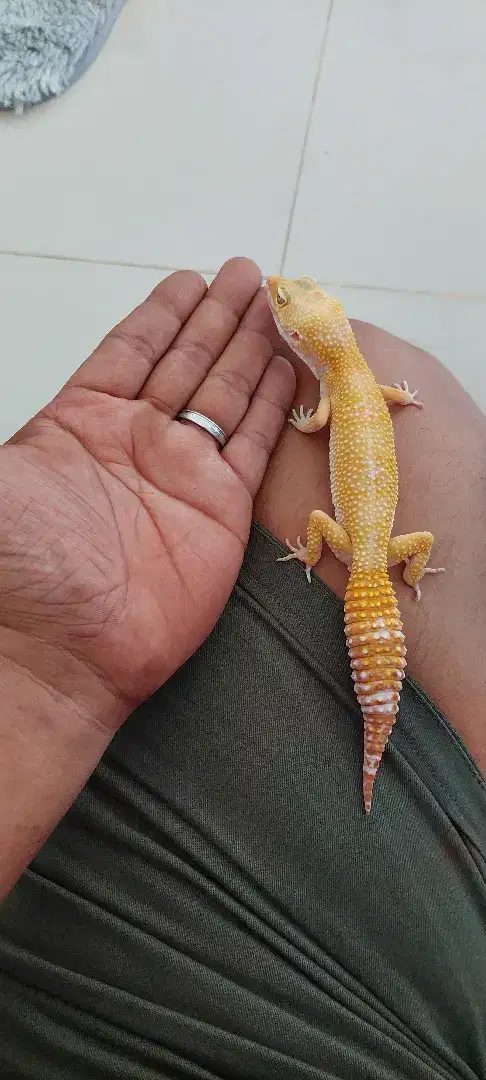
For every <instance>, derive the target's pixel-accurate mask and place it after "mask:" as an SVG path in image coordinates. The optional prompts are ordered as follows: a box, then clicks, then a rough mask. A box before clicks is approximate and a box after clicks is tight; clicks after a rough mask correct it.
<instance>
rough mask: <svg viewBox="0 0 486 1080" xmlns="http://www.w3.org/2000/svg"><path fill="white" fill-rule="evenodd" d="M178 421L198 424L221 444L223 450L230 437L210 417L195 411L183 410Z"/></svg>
mask: <svg viewBox="0 0 486 1080" xmlns="http://www.w3.org/2000/svg"><path fill="white" fill-rule="evenodd" d="M177 419H178V420H188V421H189V422H190V423H191V424H197V426H198V427H200V428H204V431H208V432H209V434H210V435H212V436H213V438H215V439H216V440H217V442H219V445H220V447H221V449H223V447H225V446H226V443H227V442H228V436H227V435H225V433H224V431H223V429H222V428H220V426H219V424H215V423H214V420H210V418H209V416H205V415H204V413H200V412H196V411H195V410H194V409H183V410H182V412H180V413H179V415H178V416H177Z"/></svg>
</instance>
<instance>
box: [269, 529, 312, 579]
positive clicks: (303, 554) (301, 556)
mask: <svg viewBox="0 0 486 1080" xmlns="http://www.w3.org/2000/svg"><path fill="white" fill-rule="evenodd" d="M285 543H286V544H287V547H289V548H290V555H281V556H280V558H279V559H277V562H290V559H298V560H299V562H302V563H304V568H305V573H306V577H307V581H308V582H309V584H310V580H311V575H310V572H311V565H310V563H309V562H308V561H307V560H308V554H307V548H306V547H304V545H303V543H302V542H301V539H300V536H298V537H297V545H296V547H294V545H293V544H291V543H290V540H286V541H285Z"/></svg>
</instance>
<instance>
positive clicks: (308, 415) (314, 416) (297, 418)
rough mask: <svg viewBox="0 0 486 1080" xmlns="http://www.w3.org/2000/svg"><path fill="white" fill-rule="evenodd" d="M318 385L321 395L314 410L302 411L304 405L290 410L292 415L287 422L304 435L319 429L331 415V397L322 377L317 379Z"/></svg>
mask: <svg viewBox="0 0 486 1080" xmlns="http://www.w3.org/2000/svg"><path fill="white" fill-rule="evenodd" d="M319 387H320V395H321V396H320V399H319V404H318V406H317V409H316V411H315V412H313V411H312V409H308V411H307V412H304V407H303V406H302V405H301V406H300V409H299V410H298V411H297V409H293V410H292V416H291V417H290V419H289V424H293V426H294V427H295V428H297V431H303V432H304V434H305V435H310V434H311V433H312V432H313V431H321V430H322V428H323V427H325V426H326V424H327V421H328V420H329V417H330V415H331V399H330V397H329V391H328V388H327V381H326V379H325V378H324V377H323V378H322V379H320V380H319Z"/></svg>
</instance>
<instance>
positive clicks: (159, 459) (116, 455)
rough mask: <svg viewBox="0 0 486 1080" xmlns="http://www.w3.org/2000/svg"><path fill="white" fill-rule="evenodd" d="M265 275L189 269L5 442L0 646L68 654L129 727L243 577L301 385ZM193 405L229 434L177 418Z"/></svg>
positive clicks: (45, 672) (0, 456) (0, 495)
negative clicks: (279, 333)
mask: <svg viewBox="0 0 486 1080" xmlns="http://www.w3.org/2000/svg"><path fill="white" fill-rule="evenodd" d="M260 284H261V276H260V272H259V270H258V269H257V267H256V266H255V265H254V264H253V263H251V262H249V261H248V260H244V259H233V260H231V261H230V262H229V263H227V264H226V265H225V266H224V267H223V269H222V270H221V272H220V273H219V275H218V277H217V278H216V280H215V281H214V282H213V284H212V285H211V287H210V288H209V290H207V289H206V285H205V283H204V281H203V279H202V278H201V277H200V276H199V275H198V274H195V273H192V272H186V271H181V272H178V273H176V274H173V275H172V276H171V277H169V278H167V279H166V280H165V281H164V282H162V284H160V285H159V286H157V288H156V289H155V290H154V292H153V293H152V295H151V296H150V297H149V298H148V300H146V301H145V303H144V304H142V305H141V306H140V307H139V308H137V309H136V310H135V311H134V312H132V314H131V315H129V317H128V318H127V319H126V320H125V321H124V322H122V323H121V324H120V325H119V326H118V327H116V328H115V329H114V330H112V331H111V333H110V334H108V336H107V338H106V339H105V340H104V341H103V342H102V344H101V345H100V346H99V347H98V349H97V350H96V351H95V352H94V353H93V355H92V356H91V357H90V358H89V360H87V361H86V363H85V364H84V365H83V366H82V367H81V368H80V369H79V371H77V372H76V374H75V375H74V376H73V377H72V378H71V379H70V380H69V382H68V383H67V385H66V386H65V387H64V388H63V390H61V392H60V393H59V394H58V396H57V397H56V398H55V399H54V401H53V402H51V404H49V405H48V406H47V407H46V408H45V409H43V410H42V411H41V412H40V413H39V414H38V415H37V416H35V417H34V419H33V420H31V421H30V422H29V423H28V424H27V425H26V426H25V427H24V428H23V429H22V430H21V431H20V432H18V433H17V434H16V435H15V436H14V438H13V439H12V440H10V442H9V443H8V444H7V445H6V446H5V447H3V448H2V449H1V450H0V653H2V654H3V653H4V651H5V652H6V653H7V654H9V655H10V654H13V655H14V656H15V658H17V657H18V656H19V654H20V655H21V656H23V655H24V650H23V645H24V644H28V654H29V656H33V655H36V656H37V655H38V656H39V657H41V658H42V659H41V661H39V663H41V670H40V671H39V670H36V672H35V677H36V678H39V679H41V680H42V681H49V680H50V679H51V677H52V674H51V673H52V672H54V676H53V677H55V671H56V666H57V660H58V658H60V657H63V658H65V657H66V656H67V657H68V658H69V660H71V658H74V660H75V661H76V663H77V664H80V665H81V666H82V667H86V668H87V669H89V670H90V673H92V672H94V673H95V675H96V677H97V678H99V680H100V681H101V683H102V684H103V685H104V686H105V687H107V688H108V689H109V690H110V691H111V692H113V693H114V694H115V695H116V696H117V697H118V698H119V699H121V701H122V702H123V708H122V710H121V714H122V718H123V716H124V715H126V714H127V713H128V712H129V711H130V709H131V708H132V707H133V706H134V705H136V704H137V703H138V702H139V701H140V700H142V699H144V698H146V697H147V696H148V695H149V694H150V693H151V692H152V691H153V690H154V689H155V688H156V687H157V686H159V685H161V684H162V683H163V682H164V681H165V680H166V679H167V678H168V676H170V675H171V674H172V673H173V672H174V671H175V670H176V669H177V668H178V667H179V666H180V665H181V664H182V663H183V661H184V660H185V659H186V658H187V657H188V656H190V655H191V654H192V653H193V652H194V651H195V650H196V649H197V647H198V646H199V645H200V643H201V642H202V641H203V640H204V638H205V637H206V636H207V634H208V633H209V632H210V631H211V629H212V627H213V626H214V624H215V623H216V621H217V619H218V617H219V615H220V613H221V611H222V609H223V607H224V604H225V602H226V601H227V599H228V597H229V594H230V592H231V589H232V587H233V584H234V582H235V580H236V577H237V574H238V571H239V568H240V565H241V561H242V558H243V553H244V549H245V544H246V541H247V538H248V533H249V528H250V523H251V514H252V506H253V498H254V496H255V494H256V492H257V490H258V487H259V485H260V483H261V480H262V477H263V474H264V471H265V467H266V464H267V461H268V457H269V454H270V452H271V450H272V449H273V447H274V445H275V443H276V441H277V438H278V435H279V433H280V430H281V427H282V425H283V423H284V421H285V419H286V415H287V410H288V407H289V405H290V403H291V400H292V395H293V390H294V375H293V371H292V368H291V366H290V364H289V363H288V362H287V360H284V359H283V358H281V357H277V356H273V357H272V351H273V350H272V344H271V342H270V338H271V333H270V327H271V320H270V319H269V313H268V309H267V303H266V299H265V296H264V295H263V290H260ZM185 407H191V408H195V409H197V410H199V411H200V412H203V413H205V414H206V415H208V416H210V417H211V418H212V419H213V420H215V421H216V423H218V424H219V425H220V426H221V427H222V428H223V430H224V431H225V432H226V433H227V435H228V436H230V438H229V441H228V443H227V445H226V447H225V449H224V450H223V452H222V453H220V452H219V450H218V446H217V443H216V441H215V440H214V439H213V438H212V437H211V436H210V435H208V434H206V433H205V432H203V431H202V430H201V429H199V428H198V427H195V426H194V425H192V424H183V423H180V422H179V421H177V420H176V419H175V418H176V416H177V414H178V413H179V412H180V410H181V409H183V408H185Z"/></svg>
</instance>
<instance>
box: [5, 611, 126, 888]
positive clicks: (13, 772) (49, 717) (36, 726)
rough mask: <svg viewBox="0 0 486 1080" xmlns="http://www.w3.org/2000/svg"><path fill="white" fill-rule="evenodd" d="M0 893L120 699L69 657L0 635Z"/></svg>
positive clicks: (71, 786) (65, 796) (104, 734)
mask: <svg viewBox="0 0 486 1080" xmlns="http://www.w3.org/2000/svg"><path fill="white" fill-rule="evenodd" d="M0 693H1V709H0V899H1V898H3V897H4V896H5V895H6V894H7V892H8V891H9V889H10V888H11V887H12V886H13V885H14V884H15V882H16V881H17V879H18V878H19V877H20V874H21V873H22V871H23V870H24V869H25V867H26V866H27V864H28V863H29V862H30V860H31V859H32V858H33V857H34V855H35V854H36V853H37V851H38V850H39V848H40V847H41V846H42V843H43V842H44V840H45V839H46V837H47V836H49V834H50V833H51V832H52V830H53V829H54V827H55V826H56V824H57V822H58V821H59V820H60V819H61V817H63V815H64V814H65V813H66V811H67V810H68V809H69V807H70V806H71V804H72V803H73V801H74V799H75V798H76V796H77V794H78V792H79V791H80V790H81V788H82V787H83V785H84V783H85V782H86V780H87V779H88V777H89V776H90V774H91V773H92V772H93V769H94V768H95V766H96V764H97V762H98V761H99V759H100V757H101V756H102V754H103V752H104V750H105V749H106V747H107V746H108V744H109V742H110V739H111V737H112V735H113V734H114V732H115V731H116V730H117V728H118V727H119V726H120V724H121V723H122V722H123V720H124V719H125V717H126V715H127V711H128V708H127V704H126V703H123V702H121V701H120V700H119V699H118V698H116V696H115V695H114V694H113V693H112V692H111V691H110V690H109V689H107V688H106V687H105V686H104V685H103V684H102V682H101V681H100V679H99V678H98V676H97V675H96V674H95V673H93V672H90V671H86V669H85V667H84V666H82V665H81V664H79V662H78V661H76V660H75V659H73V658H72V657H70V656H64V655H62V654H59V652H57V651H56V653H55V654H53V653H52V652H51V651H48V650H47V648H46V647H45V646H43V645H40V644H39V643H38V642H29V641H27V642H26V641H24V640H23V639H20V638H19V637H18V636H17V635H13V634H12V633H9V632H3V633H2V634H0Z"/></svg>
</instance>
